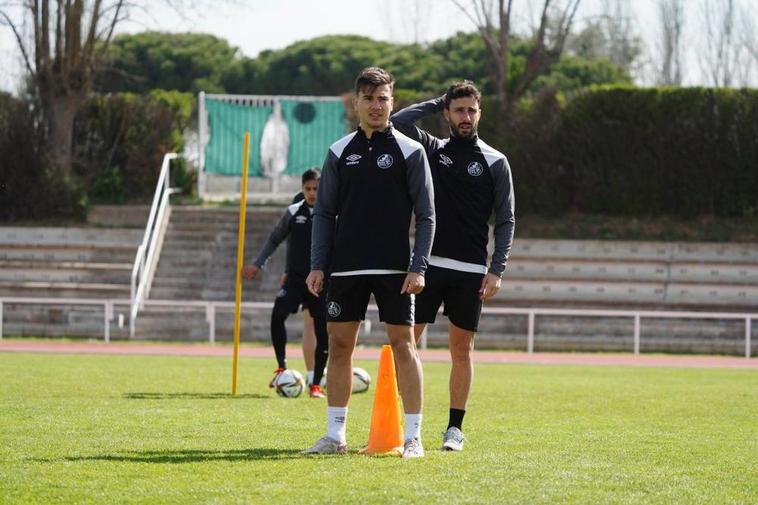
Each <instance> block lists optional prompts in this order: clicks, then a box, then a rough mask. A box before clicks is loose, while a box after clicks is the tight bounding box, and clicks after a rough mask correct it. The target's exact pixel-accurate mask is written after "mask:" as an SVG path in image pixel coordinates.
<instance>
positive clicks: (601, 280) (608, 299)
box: [0, 205, 758, 354]
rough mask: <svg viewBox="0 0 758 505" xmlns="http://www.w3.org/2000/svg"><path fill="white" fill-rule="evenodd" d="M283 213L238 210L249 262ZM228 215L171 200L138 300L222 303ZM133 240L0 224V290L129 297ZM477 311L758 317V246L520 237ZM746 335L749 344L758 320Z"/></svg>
mask: <svg viewBox="0 0 758 505" xmlns="http://www.w3.org/2000/svg"><path fill="white" fill-rule="evenodd" d="M282 212H284V207H283V206H257V205H255V206H250V207H249V209H248V214H247V236H246V242H245V247H246V250H245V257H246V262H248V263H249V262H250V261H251V260H252V259H253V258H254V256H255V255H256V254H257V252H258V250H259V249H260V248H261V246H262V245H263V243H264V242H265V240H266V238H267V237H268V234H269V233H270V231H271V229H272V228H273V226H274V224H275V223H276V222H277V221H278V219H279V218H280V217H281V214H282ZM103 216H105V217H103ZM108 216H111V217H108ZM119 216H120V217H119ZM100 218H101V219H102V220H103V222H101V224H107V222H108V220H109V219H113V218H119V219H121V220H122V221H123V219H124V216H123V214H122V213H119V212H118V211H117V210H110V211H109V212H108V213H105V214H103V213H101V214H100ZM131 220H132V221H133V219H131ZM237 221H238V208H237V207H236V206H230V207H214V208H206V207H200V206H174V207H173V209H172V212H171V219H170V222H169V225H168V227H167V231H166V236H165V239H164V243H163V249H162V252H161V255H160V259H159V262H158V266H157V271H156V273H155V277H154V280H153V283H152V288H151V291H150V295H149V299H150V300H205V301H226V302H232V301H233V300H234V290H235V285H234V282H235V269H236V254H237V230H238V222H237ZM141 237H142V230H141V229H127V228H119V229H107V228H80V229H77V228H65V229H56V228H33V229H22V228H0V295H2V296H45V297H49V296H54V297H55V296H61V297H62V296H66V297H70V296H73V297H79V298H92V297H94V298H103V299H106V298H107V299H127V298H128V297H129V276H130V272H131V267H132V262H133V258H134V255H135V252H136V247H137V243H138V241H139V240H140V239H141ZM284 257H285V247H284V244H283V245H282V246H281V247H280V248H279V249H278V250H277V252H276V253H275V254H274V256H273V257H272V258H271V260H270V261H269V263H268V265H267V266H266V268H265V269H264V271H263V272H262V275H261V276H260V278H259V279H257V280H255V281H245V283H244V284H243V300H244V301H256V302H270V301H273V299H274V296H275V294H276V292H277V291H278V289H279V279H280V276H281V273H282V272H283V271H284ZM486 307H553V308H602V309H635V310H666V311H682V310H684V311H709V312H740V313H757V312H758V244H713V243H661V242H633V241H595V240H585V241H581V240H545V239H522V238H519V237H518V235H517V237H516V241H515V243H514V248H513V251H512V253H511V259H510V261H509V265H508V268H507V270H506V274H505V276H504V279H503V287H502V289H501V291H500V293H499V294H498V295H497V296H496V297H495V298H494V299H493V300H492V301H490V302H488V303H487V304H486ZM5 309H6V310H5V312H6V314H5V318H4V322H5V333H6V334H14V333H15V334H27V335H32V334H36V335H56V334H57V335H90V336H101V335H102V324H103V323H102V308H101V307H65V306H61V307H57V306H56V307H48V306H32V307H27V308H25V309H23V310H22V309H21V308H19V307H13V306H9V307H6V308H5ZM115 313H116V318H117V317H118V315H119V314H120V315H122V316H125V315H126V314H128V307H126V306H117V307H116V310H115ZM116 318H114V325H113V327H112V332H111V333H112V338H126V337H127V336H128V328H118V327H117V325H116V324H115V323H116V321H115V319H116ZM242 318H243V320H242V336H243V341H244V340H256V341H268V339H269V327H268V325H269V312H268V310H265V309H247V310H245V311H243V315H242ZM126 319H127V321H128V317H126ZM368 320H369V322H370V323H371V324H370V326H371V329H370V331H368V332H366V334H364V335H362V337H361V341H362V342H365V343H381V342H383V341H384V339H385V337H384V328H383V325H381V324H380V323H379V322H378V318H377V315H376V314H375V313H369V315H368ZM287 324H288V328H289V330H290V335H291V336H292V338H293V339H294V340H296V339H298V338H299V337H300V331H301V329H302V323H301V319H300V315H299V314H298V315H295V316H293V317H291V318H290V319H289V320H288V323H287ZM232 327H233V317H232V311H231V310H227V309H219V310H218V312H217V314H216V319H215V328H216V340H218V341H228V340H230V339H231V336H232ZM446 331H447V330H446V318H445V317H444V316H441V315H440V316H439V318H438V322H437V324H435V325H433V326H430V329H429V333H428V340H429V342H430V344H431V345H444V344H445V343H446V341H447V333H446ZM208 333H209V324H208V322H207V321H206V319H205V312H204V310H203V308H202V307H182V306H176V307H155V306H150V305H149V304H148V305H146V306H145V308H144V309H143V310H142V311H141V312H140V315H139V318H138V321H137V325H136V338H138V339H161V340H196V341H204V340H207V339H208ZM526 334H527V317H526V316H524V315H507V316H504V315H497V316H495V315H484V316H483V317H482V321H481V326H480V332H479V334H478V336H477V342H478V344H477V345H478V346H482V347H489V348H507V349H526ZM632 335H633V320H632V319H631V318H629V317H601V318H597V317H576V316H563V315H562V316H539V317H538V318H537V319H536V321H535V350H538V351H540V350H543V351H548V350H605V351H630V350H631V349H632V346H633V342H632ZM752 335H753V339H754V340H755V341H756V342H758V321H755V322H754V324H753V334H752ZM641 336H642V340H641V349H642V350H643V351H676V352H716V353H731V354H741V353H743V352H744V323H741V322H740V321H733V320H705V319H681V320H679V319H673V320H672V319H662V318H661V319H645V320H644V321H643V324H642V328H641ZM753 347H754V349H755V348H758V345H754V346H753ZM754 354H758V352H756V351H754Z"/></svg>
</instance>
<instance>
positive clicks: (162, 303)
mask: <svg viewBox="0 0 758 505" xmlns="http://www.w3.org/2000/svg"><path fill="white" fill-rule="evenodd" d="M6 303H13V304H30V305H33V304H61V305H77V304H80V305H102V306H103V313H104V336H105V341H106V342H108V341H109V340H110V321H111V320H112V319H113V307H114V305H128V304H129V303H130V301H129V300H118V299H106V300H101V299H90V298H19V297H13V298H11V297H0V340H1V339H2V338H3V305H4V304H6ZM142 303H143V304H144V305H147V306H152V307H197V308H203V309H205V320H206V322H207V323H208V342H211V343H214V342H215V341H216V310H217V309H219V308H223V309H234V302H220V301H208V300H143V302H142ZM241 305H242V308H245V309H267V310H271V309H272V308H273V307H274V304H273V303H272V302H242V304H241ZM368 310H370V311H371V312H377V311H378V310H379V309H378V308H377V306H376V305H369V306H368ZM482 314H492V315H523V316H527V318H528V322H529V323H528V330H527V343H528V344H527V352H529V353H530V354H531V353H533V352H534V333H535V332H534V323H535V319H536V317H537V316H577V317H631V318H633V319H634V349H633V352H634V354H635V355H637V354H640V326H641V320H642V319H643V318H650V319H656V318H657V319H736V320H740V319H741V320H744V322H745V358H748V359H749V358H751V357H752V340H751V333H752V327H753V326H752V321H753V320H756V321H758V313H735V312H692V311H687V312H685V311H679V312H677V311H661V312H658V311H654V310H593V309H558V308H543V307H524V308H506V307H484V308H482ZM130 331H131V328H130ZM421 347H422V348H425V347H426V341H425V339H424V340H422V342H421Z"/></svg>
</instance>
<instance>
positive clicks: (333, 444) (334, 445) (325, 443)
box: [300, 437, 347, 454]
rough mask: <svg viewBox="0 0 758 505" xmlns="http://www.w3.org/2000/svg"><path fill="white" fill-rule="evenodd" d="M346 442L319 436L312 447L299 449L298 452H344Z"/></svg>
mask: <svg viewBox="0 0 758 505" xmlns="http://www.w3.org/2000/svg"><path fill="white" fill-rule="evenodd" d="M345 453H347V443H345V442H337V441H336V440H334V439H333V438H329V437H321V438H319V439H318V440H316V443H315V444H313V446H312V447H308V448H307V449H305V450H303V451H300V454H345Z"/></svg>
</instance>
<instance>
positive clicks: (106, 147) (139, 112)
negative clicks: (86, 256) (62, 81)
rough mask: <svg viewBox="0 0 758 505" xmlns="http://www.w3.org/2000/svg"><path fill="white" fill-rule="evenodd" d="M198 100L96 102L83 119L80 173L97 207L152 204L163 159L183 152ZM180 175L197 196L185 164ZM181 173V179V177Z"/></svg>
mask: <svg viewBox="0 0 758 505" xmlns="http://www.w3.org/2000/svg"><path fill="white" fill-rule="evenodd" d="M194 103H195V99H194V97H193V96H192V94H190V93H179V92H176V91H162V90H155V91H153V92H151V93H149V94H144V95H137V94H132V93H119V94H113V95H99V96H95V97H93V98H91V99H90V100H89V101H88V102H87V105H86V107H85V108H84V109H83V110H82V111H81V112H80V114H79V115H78V116H77V121H76V127H75V141H74V143H75V146H76V160H77V162H76V166H75V172H76V173H77V174H78V175H79V177H81V178H82V179H83V180H84V181H85V182H86V186H87V188H88V196H89V198H90V200H91V202H92V203H126V202H139V201H147V199H149V198H150V197H151V196H152V194H153V191H154V190H155V183H156V181H157V178H158V173H159V171H160V167H161V162H162V160H163V155H164V154H166V153H167V152H173V151H176V152H179V151H181V150H182V149H183V143H184V141H183V137H182V132H183V131H184V130H185V129H186V128H187V126H188V125H189V121H190V117H191V115H192V112H193V108H194ZM177 168H178V169H179V170H178V172H177V173H175V175H177V176H178V177H179V179H181V180H182V182H183V184H184V185H186V186H188V187H186V188H184V189H185V190H187V191H191V189H192V185H193V182H194V181H193V180H192V179H191V178H189V177H187V174H186V171H185V170H184V164H178V165H177ZM179 172H181V173H179Z"/></svg>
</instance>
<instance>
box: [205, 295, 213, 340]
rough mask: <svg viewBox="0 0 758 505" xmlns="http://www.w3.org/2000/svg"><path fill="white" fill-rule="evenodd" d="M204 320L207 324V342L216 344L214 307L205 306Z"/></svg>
mask: <svg viewBox="0 0 758 505" xmlns="http://www.w3.org/2000/svg"><path fill="white" fill-rule="evenodd" d="M205 320H206V321H207V322H208V342H210V343H211V344H215V343H216V306H215V305H214V304H213V303H209V304H208V305H206V306H205Z"/></svg>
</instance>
